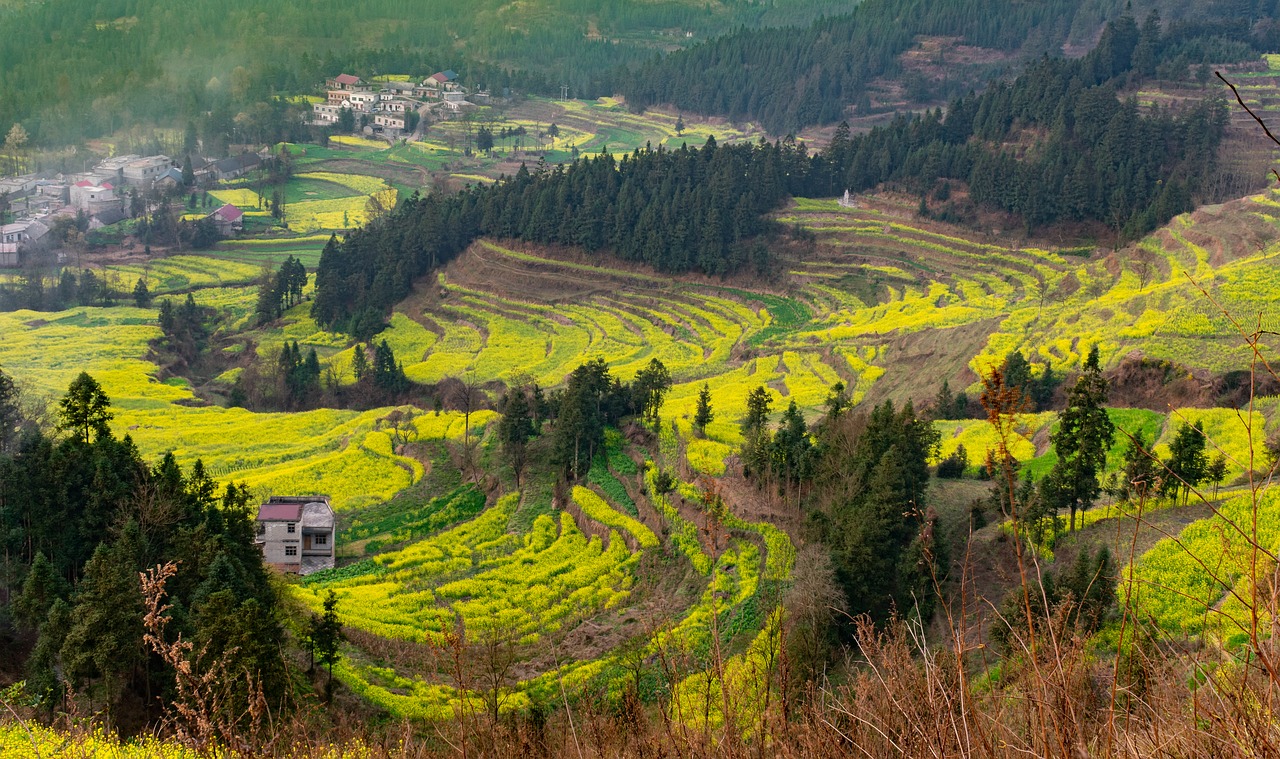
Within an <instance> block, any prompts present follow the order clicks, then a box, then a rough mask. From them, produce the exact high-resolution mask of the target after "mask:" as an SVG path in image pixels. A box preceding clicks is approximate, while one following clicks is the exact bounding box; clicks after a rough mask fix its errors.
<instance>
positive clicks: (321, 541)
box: [316, 535, 329, 546]
mask: <svg viewBox="0 0 1280 759" xmlns="http://www.w3.org/2000/svg"><path fill="white" fill-rule="evenodd" d="M328 543H329V536H328V535H317V536H316V545H318V546H323V545H328Z"/></svg>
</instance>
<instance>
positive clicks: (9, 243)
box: [0, 219, 49, 267]
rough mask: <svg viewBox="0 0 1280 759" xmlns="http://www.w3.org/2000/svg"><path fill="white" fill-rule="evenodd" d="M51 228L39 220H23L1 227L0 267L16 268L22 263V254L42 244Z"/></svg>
mask: <svg viewBox="0 0 1280 759" xmlns="http://www.w3.org/2000/svg"><path fill="white" fill-rule="evenodd" d="M47 234H49V227H48V226H47V225H46V224H45V223H44V222H43V221H41V220H39V219H22V220H20V221H15V222H14V223H12V224H5V225H4V226H0V266H2V267H14V266H18V265H19V264H20V263H22V253H23V251H26V250H28V249H30V248H33V247H35V246H36V245H38V244H40V241H41V239H42V238H43V237H44V236H45V235H47Z"/></svg>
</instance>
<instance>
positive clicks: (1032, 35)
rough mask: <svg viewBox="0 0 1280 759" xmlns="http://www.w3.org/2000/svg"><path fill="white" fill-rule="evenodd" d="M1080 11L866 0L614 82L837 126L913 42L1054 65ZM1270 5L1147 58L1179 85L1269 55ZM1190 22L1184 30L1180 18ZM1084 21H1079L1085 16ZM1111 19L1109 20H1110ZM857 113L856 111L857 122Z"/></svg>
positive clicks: (1065, 2)
mask: <svg viewBox="0 0 1280 759" xmlns="http://www.w3.org/2000/svg"><path fill="white" fill-rule="evenodd" d="M1090 5H1091V4H1088V3H1081V2H1079V1H1078V0H1049V1H1048V2H1044V3H1008V2H1004V0H943V1H941V2H937V1H934V0H912V1H910V2H902V0H868V1H867V2H865V3H863V4H862V5H860V6H859V7H858V9H857V10H856V11H855V12H854V13H852V14H850V15H847V16H842V17H835V18H828V19H822V20H819V21H817V22H815V23H814V24H813V25H811V26H807V27H798V26H794V27H788V28H784V29H767V30H766V29H754V30H753V29H744V30H741V31H739V32H737V33H735V34H731V35H727V36H725V37H721V38H719V39H716V40H713V41H711V42H708V43H706V44H702V45H698V46H696V47H694V48H691V49H689V50H685V51H681V52H676V53H672V54H671V55H668V56H666V57H663V58H657V59H653V60H651V61H649V62H648V63H646V64H644V65H643V66H641V67H639V68H638V69H636V70H635V71H634V72H632V73H631V74H629V75H625V76H623V77H622V78H621V79H620V81H619V82H618V89H619V90H620V92H622V94H624V95H625V96H626V98H627V101H628V103H629V104H630V105H631V107H633V108H639V109H643V108H647V107H649V106H652V105H656V104H663V103H665V104H671V105H674V106H676V107H677V108H680V109H683V110H687V111H693V112H695V113H703V114H719V115H723V116H727V117H728V118H730V119H733V120H735V121H747V120H751V121H756V122H758V123H760V124H761V125H762V126H763V127H765V129H767V130H768V131H769V132H771V133H772V134H787V133H794V132H796V131H799V130H800V129H803V128H804V127H806V126H810V125H813V124H822V123H833V122H837V121H840V120H841V118H843V117H844V115H845V114H846V108H847V107H848V106H850V105H856V104H858V103H859V100H860V99H861V98H862V97H863V92H864V90H865V88H866V86H867V85H868V83H870V82H871V81H873V80H875V79H876V78H877V77H882V76H886V77H894V76H897V75H899V74H900V73H901V70H900V61H899V58H898V56H899V55H900V54H901V53H902V52H903V51H905V50H906V49H907V48H908V47H910V46H911V45H912V44H913V42H914V40H915V38H916V36H917V35H941V36H947V37H960V38H962V39H963V40H964V42H965V43H967V44H970V45H975V46H978V47H985V48H991V49H994V50H1000V51H1020V52H1021V54H1022V57H1023V58H1024V59H1027V60H1034V59H1036V58H1038V57H1040V56H1042V55H1046V54H1048V55H1057V54H1059V53H1060V51H1061V45H1062V43H1063V42H1064V41H1066V40H1067V38H1068V36H1069V34H1070V33H1071V31H1072V29H1073V27H1075V26H1076V24H1077V21H1076V19H1077V16H1078V14H1081V13H1085V11H1086V10H1088V9H1089V6H1090ZM1275 9H1276V3H1275V0H1256V1H1255V0H1242V1H1241V2H1236V1H1234V0H1225V1H1224V2H1213V3H1205V4H1203V5H1202V6H1200V7H1198V8H1183V9H1181V11H1182V13H1180V14H1179V15H1178V16H1176V17H1173V18H1175V19H1176V23H1173V24H1171V25H1170V28H1169V30H1168V34H1167V35H1166V36H1165V37H1164V38H1163V39H1161V40H1160V44H1159V46H1158V48H1157V49H1153V50H1150V51H1147V52H1148V53H1149V54H1150V55H1151V56H1152V58H1151V59H1150V60H1151V61H1153V65H1152V67H1151V68H1150V70H1145V67H1144V69H1143V70H1140V73H1141V74H1143V75H1148V76H1149V75H1155V74H1156V73H1157V71H1156V68H1155V64H1158V63H1165V64H1166V66H1165V67H1164V68H1163V69H1162V70H1161V71H1160V72H1159V73H1162V74H1167V75H1171V76H1178V75H1181V76H1185V75H1186V73H1187V70H1188V68H1189V67H1190V66H1192V65H1197V64H1201V63H1205V62H1212V63H1226V62H1232V61H1239V60H1245V59H1248V58H1253V57H1255V56H1256V55H1257V54H1258V53H1259V52H1262V51H1270V50H1276V49H1278V48H1280V27H1277V26H1276V24H1275V23H1274V22H1272V21H1268V22H1265V23H1260V24H1259V23H1255V20H1256V19H1258V18H1259V17H1271V16H1273V15H1274V12H1275ZM1188 13H1194V18H1184V17H1183V16H1184V15H1186V14H1188ZM1085 15H1088V14H1087V13H1086V14H1085ZM1113 17H1114V16H1113ZM868 106H869V104H867V103H866V102H865V101H864V102H863V104H862V105H861V106H859V108H858V109H857V110H858V111H859V112H864V113H865V111H866V108H867V107H868Z"/></svg>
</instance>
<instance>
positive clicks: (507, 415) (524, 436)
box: [498, 387, 534, 488]
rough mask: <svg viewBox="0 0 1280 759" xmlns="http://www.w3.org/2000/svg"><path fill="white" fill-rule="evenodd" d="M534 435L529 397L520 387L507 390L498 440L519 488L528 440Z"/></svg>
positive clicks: (499, 424)
mask: <svg viewBox="0 0 1280 759" xmlns="http://www.w3.org/2000/svg"><path fill="white" fill-rule="evenodd" d="M533 435H534V427H533V419H532V418H531V417H530V415H529V399H528V396H527V395H526V394H525V390H524V388H522V387H513V388H510V389H509V390H507V394H506V396H505V397H504V399H503V402H502V420H501V421H500V422H498V440H499V441H501V443H502V452H503V454H505V455H506V457H507V459H508V460H509V461H510V462H511V469H512V470H513V471H514V472H515V475H516V487H517V488H519V487H520V484H521V478H522V476H523V474H524V467H525V462H526V456H527V453H528V444H529V440H530V439H531V438H532V437H533Z"/></svg>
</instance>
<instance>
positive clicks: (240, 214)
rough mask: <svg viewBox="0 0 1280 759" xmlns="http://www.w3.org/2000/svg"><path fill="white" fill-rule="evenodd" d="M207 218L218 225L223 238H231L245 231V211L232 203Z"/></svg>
mask: <svg viewBox="0 0 1280 759" xmlns="http://www.w3.org/2000/svg"><path fill="white" fill-rule="evenodd" d="M205 218H207V219H212V220H213V223H214V224H216V225H218V233H219V234H221V235H222V236H223V237H230V236H232V235H233V234H235V233H236V232H240V231H242V230H243V229H244V211H241V210H240V209H239V208H236V207H235V206H233V205H231V204H230V203H228V204H226V205H225V206H223V207H221V208H219V209H218V210H216V211H214V212H213V213H211V214H209V215H208V216H206V217H205Z"/></svg>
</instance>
